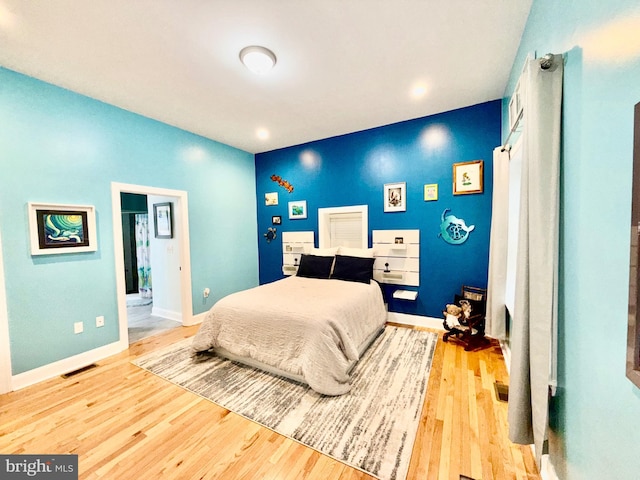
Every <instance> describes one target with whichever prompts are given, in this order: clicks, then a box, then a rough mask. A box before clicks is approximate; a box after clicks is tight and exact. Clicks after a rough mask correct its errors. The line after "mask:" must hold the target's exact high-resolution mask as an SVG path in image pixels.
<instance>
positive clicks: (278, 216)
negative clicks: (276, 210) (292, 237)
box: [271, 215, 282, 225]
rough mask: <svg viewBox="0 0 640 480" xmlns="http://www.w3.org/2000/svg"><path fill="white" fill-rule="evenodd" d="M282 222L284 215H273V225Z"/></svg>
mask: <svg viewBox="0 0 640 480" xmlns="http://www.w3.org/2000/svg"><path fill="white" fill-rule="evenodd" d="M281 223H282V217H281V216H280V215H275V216H273V217H271V225H280V224H281Z"/></svg>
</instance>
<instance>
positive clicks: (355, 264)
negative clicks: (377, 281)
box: [331, 255, 375, 283]
mask: <svg viewBox="0 0 640 480" xmlns="http://www.w3.org/2000/svg"><path fill="white" fill-rule="evenodd" d="M373 262H375V258H362V257H350V256H348V255H336V264H335V265H334V267H333V273H332V274H331V278H335V279H336V280H346V281H348V282H361V283H371V279H372V278H373Z"/></svg>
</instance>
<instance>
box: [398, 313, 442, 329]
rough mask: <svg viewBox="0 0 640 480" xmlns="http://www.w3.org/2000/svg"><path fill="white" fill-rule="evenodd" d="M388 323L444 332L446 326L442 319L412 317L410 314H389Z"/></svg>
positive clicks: (420, 316)
mask: <svg viewBox="0 0 640 480" xmlns="http://www.w3.org/2000/svg"><path fill="white" fill-rule="evenodd" d="M387 322H393V323H400V324H402V325H411V326H412V327H425V328H432V329H434V330H444V324H443V320H442V319H441V318H433V317H423V316H422V315H411V314H408V313H398V312H387Z"/></svg>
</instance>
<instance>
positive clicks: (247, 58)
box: [240, 45, 276, 75]
mask: <svg viewBox="0 0 640 480" xmlns="http://www.w3.org/2000/svg"><path fill="white" fill-rule="evenodd" d="M240 61H241V62H242V63H243V65H244V66H245V67H247V68H248V69H249V70H250V71H252V72H253V73H255V74H256V75H263V74H265V73H267V72H268V71H269V70H271V69H272V68H273V66H274V65H275V64H276V55H275V54H274V53H273V52H272V51H271V50H269V49H268V48H265V47H259V46H257V45H252V46H250V47H244V48H243V49H242V50H240Z"/></svg>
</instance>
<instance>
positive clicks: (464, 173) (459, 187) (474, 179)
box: [453, 160, 484, 195]
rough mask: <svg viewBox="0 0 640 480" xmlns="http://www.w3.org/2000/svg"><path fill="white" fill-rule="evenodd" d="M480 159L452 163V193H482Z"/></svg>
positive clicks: (481, 166) (481, 163)
mask: <svg viewBox="0 0 640 480" xmlns="http://www.w3.org/2000/svg"><path fill="white" fill-rule="evenodd" d="M483 165H484V162H483V161H482V160H473V161H472V162H462V163H454V164H453V194H454V195H465V194H468V193H482V176H483V175H482V174H483Z"/></svg>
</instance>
